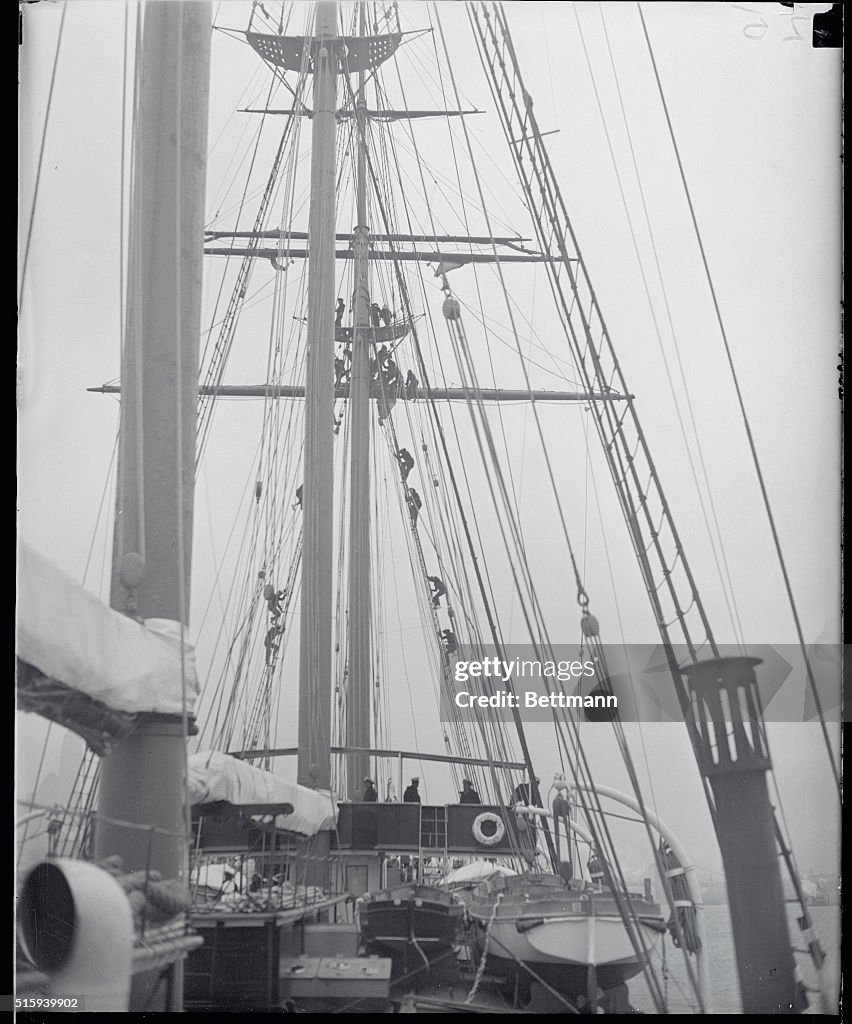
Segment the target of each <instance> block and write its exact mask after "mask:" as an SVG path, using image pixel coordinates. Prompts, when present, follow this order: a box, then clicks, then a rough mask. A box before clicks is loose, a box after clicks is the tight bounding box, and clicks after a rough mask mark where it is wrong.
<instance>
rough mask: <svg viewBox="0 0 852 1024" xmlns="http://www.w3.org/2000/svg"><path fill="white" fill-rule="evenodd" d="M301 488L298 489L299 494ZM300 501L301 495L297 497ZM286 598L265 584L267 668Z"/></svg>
mask: <svg viewBox="0 0 852 1024" xmlns="http://www.w3.org/2000/svg"><path fill="white" fill-rule="evenodd" d="M301 490H302V488H301V487H300V488H299V492H301ZM299 497H300V500H301V494H300V495H299ZM286 597H287V590H286V588H285V589H284V590H276V589H275V587H274V586H273V585H272V584H271V583H266V584H265V585H264V587H263V599H264V600H265V601H266V607H267V611H268V612H269V629H268V630H267V631H266V636H265V637H264V639H263V646H264V647H265V648H266V664H267V666H269V665H273V664H274V663H275V655H276V654H278V649H279V647H280V646H281V639H282V637H283V636H284V625H283V623H282V622H281V617H282V615H283V614H284V605H283V602H284V599H285V598H286Z"/></svg>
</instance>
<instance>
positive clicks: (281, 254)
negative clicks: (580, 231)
mask: <svg viewBox="0 0 852 1024" xmlns="http://www.w3.org/2000/svg"><path fill="white" fill-rule="evenodd" d="M204 255H205V256H253V257H254V258H255V259H259V260H273V261H274V260H283V259H292V260H306V259H307V258H308V250H307V249H234V248H227V249H224V248H223V249H220V248H218V247H214V246H205V249H204ZM334 256H335V259H338V260H351V259H354V258H355V251H354V250H353V249H338V250H337V252H335V254H334ZM370 259H371V260H400V262H403V261H409V262H410V261H416V262H419V263H457V264H459V265H464V264H465V263H497V262H500V263H558V262H560V260H561V257H560V256H542V255H538V254H535V253H507V254H506V255H504V256H495V255H494V254H493V253H490V252H488V253H485V252H476V253H474V252H391V251H386V250H384V249H371V250H370Z"/></svg>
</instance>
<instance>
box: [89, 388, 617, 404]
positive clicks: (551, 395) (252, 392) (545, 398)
mask: <svg viewBox="0 0 852 1024" xmlns="http://www.w3.org/2000/svg"><path fill="white" fill-rule="evenodd" d="M87 390H88V391H93V392H97V393H98V394H101V395H117V394H120V393H121V386H120V385H119V384H103V385H102V386H101V387H99V388H88V389H87ZM198 393H199V395H214V396H216V397H217V398H304V397H305V387H304V385H303V384H218V385H209V384H201V385H199V388H198ZM334 395H335V398H348V397H349V385H348V384H342V385H340V386H339V387H337V388H335V389H334ZM371 397H372V398H374V399H377V400H378V399H379V398H382V397H385V398H395V399H396V400H397V401H398V402H413V401H415V400H416V399H426V398H433V399H435V400H437V401H443V400H447V401H450V402H453V401H469V400H470V399H474V398H479V399H480V400H481V401H483V402H529V401H530V400H532V401H534V402H624V401H626V400H627V399H632V398H633V397H634V396H633V395H621V394H618V393H616V392H614V391H613V392H609V393H607V394H604V393H602V392H589V391H536V390H532V391H529V390H527V389H526V388H480V389H479V391H478V392H474V391H469V390H468V389H466V388H428V389H427V388H417V391H416V393H415V392H413V391H409V392H406V390H405V389H404V388H401V389H400V390H399V391H398V392H397V393H396V394H393V393H392V392H391V393H389V394H386V395H384V396H383V395H382V394H381V393H380V392H378V391H373V392H372V394H371Z"/></svg>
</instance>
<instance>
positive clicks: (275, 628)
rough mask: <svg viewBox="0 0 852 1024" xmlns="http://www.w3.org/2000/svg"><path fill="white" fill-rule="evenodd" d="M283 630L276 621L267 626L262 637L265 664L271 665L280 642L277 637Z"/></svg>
mask: <svg viewBox="0 0 852 1024" xmlns="http://www.w3.org/2000/svg"><path fill="white" fill-rule="evenodd" d="M283 632H284V631H283V630H282V628H281V626H279V625H278V623H277V622H276V623H274V624H273V625H272V626H270V627H269V630H268V632H267V634H266V636H265V637H264V638H263V646H264V647H265V648H266V664H267V665H271V664H272V662H273V660H274V658H275V655H276V654H277V653H278V646H279V644H280V643H281V640H280V639H279V637H280V636H281V634H282V633H283Z"/></svg>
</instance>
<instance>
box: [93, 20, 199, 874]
mask: <svg viewBox="0 0 852 1024" xmlns="http://www.w3.org/2000/svg"><path fill="white" fill-rule="evenodd" d="M210 17H211V12H210V5H209V4H206V3H192V4H151V5H149V6H147V7H146V8H145V20H144V31H143V40H142V77H141V84H140V87H139V93H138V97H137V105H136V147H135V164H134V193H133V200H132V202H133V207H132V213H131V221H130V230H131V243H132V244H131V248H130V251H131V258H130V260H129V266H128V282H129V287H128V302H127V310H128V312H127V325H126V330H125V341H124V351H123V355H122V382H123V385H124V386H123V392H122V402H121V445H120V453H119V470H118V483H117V495H116V517H115V535H114V540H113V578H112V586H111V594H110V603H111V605H112V607H113V608H116V609H117V610H118V611H121V612H128V613H130V614H133V615H135V616H137V617H139V618H141V619H168V620H171V621H173V622H178V623H181V624H182V625H183V626H186V625H187V622H188V615H189V598H190V584H189V580H190V565H191V558H192V511H193V502H192V499H193V490H194V481H195V425H196V410H197V406H198V347H199V336H200V325H201V277H202V253H201V247H200V246H199V244H198V243H199V239H200V238H201V236H202V233H203V230H204V197H205V184H206V182H205V173H206V160H207V104H208V83H209V61H210ZM185 726H186V722H184V721H182V720H181V717H180V716H175V715H159V714H147V715H144V716H142V718H141V721H140V722H139V724H138V725H137V727H136V728H135V729H134V731H133V732H132V733H131V734H130V736H128V737H126V738H125V739H123V740H122V741H121V742H120V743H119V744H117V746H116V748H115V750H114V751H113V752H112V753H111V754H109V755H108V756H107V757H105V758H104V759H103V761H102V763H101V779H100V787H99V800H98V820H97V823H96V830H95V859H99V858H101V857H105V856H108V855H111V854H119V855H120V856H121V857H122V858H123V860H124V866H125V869H126V870H128V871H136V870H142V869H146V868H147V869H152V870H156V871H159V872H160V873H161V874H162V876H163V878H175V877H178V876H179V875H180V874H182V872H183V866H184V858H185V854H186V837H185V835H184V833H185V826H184V797H185V794H184V786H183V779H184V774H185V771H184V759H185V753H186V752H185V745H186V744H185V735H184V733H185ZM116 821H121V822H129V823H132V824H136V825H144V826H146V827H147V828H148V829H149V831H148V832H141V831H140V830H139V829H138V828H133V827H130V828H128V827H124V826H123V825H119V824H115V823H114V822H116ZM143 836H144V838H143Z"/></svg>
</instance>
